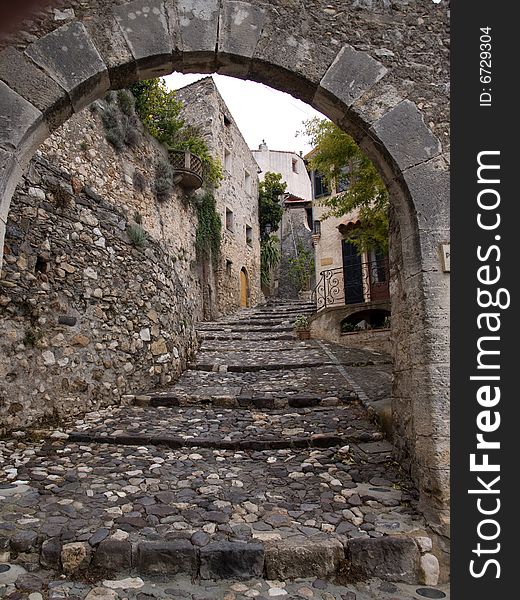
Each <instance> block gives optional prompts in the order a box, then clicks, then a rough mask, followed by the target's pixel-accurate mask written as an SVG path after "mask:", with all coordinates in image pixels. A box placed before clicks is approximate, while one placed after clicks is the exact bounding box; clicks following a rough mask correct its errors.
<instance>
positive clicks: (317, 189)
mask: <svg viewBox="0 0 520 600" xmlns="http://www.w3.org/2000/svg"><path fill="white" fill-rule="evenodd" d="M310 178H311V182H312V193H313V218H314V222H313V234H312V239H313V245H314V251H315V268H316V288H315V291H314V300H315V302H316V307H317V311H318V314H317V315H316V317H315V318H314V320H313V322H312V330H313V332H314V333H315V334H316V335H320V336H322V337H325V338H326V339H330V340H333V341H337V342H340V343H345V344H348V345H349V346H356V345H360V346H361V347H370V348H374V349H384V350H387V351H388V350H390V339H389V332H390V330H389V317H390V308H391V306H390V271H389V262H388V256H386V254H382V253H380V252H378V251H376V250H375V249H372V250H370V251H367V252H363V253H361V254H358V251H357V249H356V247H355V245H354V244H353V243H352V242H350V241H349V240H348V235H349V233H350V232H351V231H352V228H355V227H358V226H359V217H358V211H357V210H355V211H352V212H349V213H347V214H345V215H343V216H341V217H335V216H329V215H328V213H329V211H330V207H328V206H326V205H325V201H326V200H327V199H330V197H331V196H335V195H337V194H340V193H342V192H343V191H345V190H347V189H348V180H347V178H345V180H343V181H339V182H338V183H336V184H335V185H334V187H333V189H329V188H328V186H327V184H326V183H325V181H324V179H323V177H322V176H321V174H320V173H317V172H315V171H311V172H310ZM358 324H360V327H361V329H358V328H357V327H356V326H357V325H358ZM367 328H368V329H370V331H366V332H363V333H362V330H363V329H367Z"/></svg>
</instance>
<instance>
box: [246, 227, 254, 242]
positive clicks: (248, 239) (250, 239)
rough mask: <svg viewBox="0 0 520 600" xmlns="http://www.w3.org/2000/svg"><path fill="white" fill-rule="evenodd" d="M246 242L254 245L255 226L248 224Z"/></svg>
mask: <svg viewBox="0 0 520 600" xmlns="http://www.w3.org/2000/svg"><path fill="white" fill-rule="evenodd" d="M246 244H247V245H248V246H252V245H253V228H252V227H249V225H246Z"/></svg>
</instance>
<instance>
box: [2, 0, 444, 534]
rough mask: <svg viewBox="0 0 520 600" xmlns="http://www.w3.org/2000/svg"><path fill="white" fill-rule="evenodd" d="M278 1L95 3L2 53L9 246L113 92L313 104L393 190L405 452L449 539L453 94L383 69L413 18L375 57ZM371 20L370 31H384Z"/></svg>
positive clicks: (398, 408)
mask: <svg viewBox="0 0 520 600" xmlns="http://www.w3.org/2000/svg"><path fill="white" fill-rule="evenodd" d="M276 4H277V3H276V2H272V3H271V4H259V3H256V2H250V3H247V2H234V1H225V2H216V1H213V0H210V1H208V2H206V3H189V2H188V3H184V2H183V3H180V2H176V1H175V0H146V1H143V0H135V1H133V2H129V3H126V4H120V3H119V2H114V3H110V2H107V3H106V5H105V6H104V7H103V10H102V11H99V10H98V9H97V6H98V4H97V3H96V2H93V7H92V8H89V6H88V2H87V3H85V5H84V7H83V8H82V13H81V18H76V17H72V18H71V19H70V21H69V22H67V23H66V24H64V25H63V24H61V22H60V21H57V22H55V21H53V18H52V16H51V17H47V19H48V22H45V23H44V24H43V25H42V28H41V29H40V30H37V31H34V32H32V34H31V35H30V36H29V35H22V36H21V37H20V43H14V42H13V46H11V47H8V48H5V49H4V50H3V52H2V54H1V56H0V124H2V127H1V128H0V194H1V205H0V245H2V242H3V238H4V232H5V225H6V221H7V215H8V211H9V204H10V200H11V197H12V194H13V191H14V189H15V187H16V185H17V183H18V181H19V179H20V176H21V173H22V171H23V170H24V168H25V167H26V166H27V164H28V162H29V160H30V158H31V157H32V155H33V154H34V152H35V150H36V149H37V148H38V146H39V144H40V143H41V142H42V141H43V140H45V139H46V138H47V137H48V136H49V133H50V131H52V130H54V129H55V128H57V127H59V126H60V125H61V124H62V123H64V122H65V121H66V120H67V119H68V118H69V117H70V116H71V115H72V114H73V113H74V112H78V111H80V110H81V109H83V108H84V107H86V106H87V105H88V104H90V103H91V102H92V101H93V100H95V99H97V98H100V97H102V96H103V95H104V94H105V93H106V92H107V91H108V90H109V89H119V88H122V87H125V86H126V85H129V84H130V83H132V82H134V81H136V80H138V79H149V78H153V77H158V76H161V75H165V74H169V73H171V72H173V71H182V72H199V73H212V72H219V73H223V74H226V75H231V76H235V77H238V78H242V79H252V80H254V81H257V82H259V83H265V84H267V85H270V86H272V87H275V88H277V89H279V90H281V91H284V92H288V93H290V94H292V95H294V96H295V97H297V98H299V99H301V100H303V101H305V102H308V103H309V104H311V105H312V106H314V107H315V108H316V109H318V110H319V111H320V112H322V113H323V114H325V115H326V116H328V117H329V118H331V119H332V120H333V121H334V122H335V123H337V124H338V125H340V126H341V127H342V128H343V129H345V130H346V131H348V132H349V133H351V134H352V135H353V137H354V138H355V139H356V141H357V142H358V143H359V144H360V146H361V147H362V148H363V149H364V150H365V152H366V153H367V154H368V156H369V157H370V158H371V159H372V160H373V161H374V163H375V165H376V166H377V167H378V169H379V171H380V172H381V174H382V176H383V178H384V180H385V183H386V185H387V187H388V189H389V191H390V195H391V201H392V208H391V228H390V229H391V230H390V246H391V247H390V264H391V298H392V315H393V318H392V330H393V332H392V337H393V339H394V341H395V354H394V362H395V379H394V387H393V419H394V428H395V432H396V435H395V439H396V440H398V445H399V447H398V451H399V458H400V459H401V461H402V462H403V464H404V465H405V466H407V467H408V468H409V469H410V471H411V472H412V474H413V475H414V477H415V479H416V481H417V482H418V484H419V487H420V490H421V501H422V508H423V510H424V511H425V514H426V516H427V517H428V519H429V521H430V523H431V524H432V525H434V526H436V527H437V528H438V530H439V531H440V532H442V533H443V534H447V532H448V525H449V509H448V507H449V423H448V422H447V421H446V418H445V415H446V414H449V387H448V385H449V383H448V382H449V366H448V365H449V362H448V361H449V357H448V343H449V316H448V302H449V275H448V274H447V273H444V272H443V271H442V267H441V265H440V261H439V256H438V248H439V244H440V243H441V242H445V241H446V240H447V239H448V238H449V169H448V162H447V160H446V158H445V154H444V153H445V152H446V148H443V146H442V145H441V142H440V141H439V139H438V137H437V136H436V135H434V133H433V132H432V131H431V129H430V127H429V126H428V125H426V122H430V121H432V122H433V123H434V121H435V120H436V121H437V124H439V131H440V132H442V131H443V128H442V126H441V123H440V122H441V121H442V119H443V118H446V116H445V115H444V116H442V109H439V105H440V106H445V105H446V101H447V99H446V98H445V97H436V96H435V95H434V96H432V94H435V93H434V92H432V91H431V89H432V86H431V82H429V81H426V82H422V83H420V84H419V85H418V90H416V91H415V93H414V94H411V91H410V87H409V85H410V82H409V77H408V76H407V75H406V73H408V66H407V65H406V66H405V67H404V68H403V69H402V70H401V71H399V70H398V69H396V68H394V66H392V64H393V63H390V62H388V63H387V65H388V66H385V64H383V62H381V61H383V60H385V56H392V57H396V56H397V58H396V62H397V64H399V54H400V53H404V54H407V53H408V52H411V51H412V50H411V49H408V48H407V47H406V45H407V41H406V38H405V37H403V35H402V34H401V33H402V30H403V27H402V22H400V25H399V32H400V34H401V35H400V37H401V38H402V40H403V39H404V40H405V41H404V47H401V46H400V47H399V48H397V47H396V48H394V50H395V52H394V51H393V50H389V49H388V48H379V44H380V39H382V38H381V37H379V38H377V35H379V34H376V37H375V38H374V40H373V41H372V42H371V43H373V47H372V50H373V51H372V50H371V52H370V53H368V52H366V51H364V50H363V51H360V50H357V49H356V48H355V47H354V46H353V45H351V44H357V43H358V40H357V39H356V38H355V37H353V38H350V34H349V32H348V31H347V29H348V28H347V26H346V25H345V27H342V25H341V23H349V28H351V29H353V30H355V31H358V28H357V27H354V28H352V27H351V21H350V20H349V17H348V15H347V14H345V16H344V17H342V19H341V21H340V20H337V21H334V24H333V25H330V27H331V31H335V30H338V31H341V35H340V36H338V37H334V36H333V35H332V36H329V35H325V31H324V32H322V33H321V34H320V32H319V31H316V32H315V31H314V29H315V27H314V26H313V27H312V28H310V27H308V24H307V23H308V22H316V23H317V24H319V23H321V22H322V21H324V19H325V17H324V15H323V14H322V12H321V11H318V9H316V11H317V12H316V15H315V16H314V18H313V20H312V21H310V20H309V21H307V23H306V24H305V25H304V26H303V25H302V23H303V21H302V18H301V14H300V11H301V6H300V3H298V2H294V3H291V5H290V6H286V4H288V3H280V4H281V7H280V6H279V7H277V6H276ZM280 8H281V10H280ZM311 10H313V9H311ZM374 10H375V9H374ZM408 10H409V12H410V23H412V22H413V23H414V25H413V27H410V32H412V35H413V32H414V31H415V30H416V23H417V21H418V20H419V17H420V20H421V22H424V18H423V17H424V14H423V13H425V12H428V13H429V19H430V21H429V22H431V23H434V24H435V26H438V27H442V26H443V25H442V24H443V22H444V21H443V19H444V17H445V10H444V9H443V8H442V7H437V6H435V5H433V3H432V6H430V7H428V8H426V7H424V6H421V7H420V11H419V9H417V10H418V11H419V12H417V13H416V14H413V11H414V10H415V9H414V8H409V9H408ZM72 14H73V11H72ZM354 17H355V18H354ZM386 17H388V18H386ZM357 18H358V15H357V14H356V15H354V16H353V19H354V20H353V21H352V22H354V21H355V19H357ZM391 18H392V13H391V10H390V11H389V13H388V15H385V19H383V20H382V23H383V25H382V26H381V29H382V30H383V28H384V29H385V34H384V37H385V39H387V40H391V39H392V36H391V35H389V34H388V33H387V32H386V30H387V29H390V28H391V25H392V23H391ZM367 20H369V19H367ZM42 21H45V16H43V17H42ZM371 22H372V25H371V26H370V27H368V28H367V32H368V30H369V29H371V28H375V26H374V25H373V23H374V21H373V20H372V21H371ZM35 23H39V21H37V20H36V21H35ZM36 26H39V25H36ZM376 29H377V28H376ZM24 33H27V32H24ZM315 33H316V35H315ZM379 33H381V32H379ZM367 35H368V33H367ZM428 36H430V37H431V40H430V41H431V44H432V47H433V46H435V47H436V48H438V47H439V40H438V37H440V36H439V35H438V32H437V31H435V27H433V31H432V32H431V33H428V32H427V30H426V27H425V28H424V36H415V37H416V38H418V37H421V43H424V40H425V37H428ZM396 37H397V36H396ZM329 39H330V42H331V43H329ZM27 40H32V41H30V43H28V42H27ZM324 40H327V42H326V43H324ZM349 41H350V42H351V44H349V43H348V42H349ZM332 42H333V43H332ZM385 43H387V45H391V44H393V43H394V42H390V41H388V42H385ZM412 43H413V40H412V39H410V44H412ZM367 45H370V44H369V43H368V42H367ZM421 50H422V48H421ZM378 51H379V52H378ZM419 54H424V52H418V55H417V56H419ZM434 54H435V53H434ZM374 56H375V57H378V58H374ZM403 60H404V58H403ZM418 60H420V58H419V59H418ZM432 60H434V59H432ZM404 62H405V63H406V60H404ZM404 80H406V83H403V82H404ZM421 86H422V87H421ZM410 97H412V98H416V99H417V101H418V102H419V98H420V99H421V100H420V101H421V103H422V104H421V106H425V107H426V108H428V107H431V106H434V107H435V110H434V111H433V112H435V111H438V110H440V113H439V115H440V116H439V117H438V118H437V119H434V116H433V113H432V111H431V110H430V112H429V113H428V117H427V119H426V121H425V118H424V115H423V113H422V112H421V110H423V109H421V110H420V109H419V108H418V106H417V105H416V104H415V103H414V102H412V101H411V100H408V99H407V98H410ZM424 98H426V100H424ZM435 114H437V113H435ZM446 114H447V112H446ZM446 120H447V118H446ZM434 125H435V123H434ZM446 135H447V132H446ZM446 139H447V138H446Z"/></svg>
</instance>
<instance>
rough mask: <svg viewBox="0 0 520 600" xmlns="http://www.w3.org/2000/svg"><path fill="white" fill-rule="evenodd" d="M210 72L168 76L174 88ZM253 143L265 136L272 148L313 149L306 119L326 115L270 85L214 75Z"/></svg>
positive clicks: (167, 79) (264, 138)
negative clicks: (301, 133)
mask: <svg viewBox="0 0 520 600" xmlns="http://www.w3.org/2000/svg"><path fill="white" fill-rule="evenodd" d="M203 77H207V75H192V74H186V75H184V74H183V73H172V74H171V75H168V77H165V78H164V80H165V82H166V85H167V86H168V88H170V89H179V88H181V87H184V86H186V85H189V84H190V83H193V82H194V81H197V80H199V79H202V78H203ZM212 77H213V79H214V81H215V83H216V85H217V88H218V90H219V92H220V93H221V95H222V97H223V98H224V101H225V102H226V104H227V105H228V108H229V110H230V112H231V114H232V115H233V118H234V119H235V121H236V123H237V125H238V127H239V129H240V131H241V132H242V135H243V136H244V138H245V140H246V142H247V144H248V145H249V147H250V148H251V149H252V150H254V149H256V148H258V145H259V144H261V143H262V140H265V141H266V143H267V146H268V147H269V149H271V150H287V151H291V152H298V153H299V152H300V151H301V152H303V154H306V153H307V152H309V151H310V150H312V148H311V146H310V145H309V144H308V141H307V139H306V138H305V136H303V135H299V136H297V132H298V131H302V129H303V121H305V120H306V119H310V118H312V117H314V116H318V117H321V118H323V115H321V114H320V113H318V112H317V111H315V110H314V109H313V108H311V107H310V106H309V105H308V104H305V103H304V102H301V101H300V100H296V98H293V97H292V96H290V95H289V94H285V93H283V92H279V91H278V90H273V89H272V88H270V87H267V86H265V85H262V84H261V83H255V82H253V81H243V80H241V79H235V78H234V77H226V76H224V75H216V74H215V75H213V76H212Z"/></svg>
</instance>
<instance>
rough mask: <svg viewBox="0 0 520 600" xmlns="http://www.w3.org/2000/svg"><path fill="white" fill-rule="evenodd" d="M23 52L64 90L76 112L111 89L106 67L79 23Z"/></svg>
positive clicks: (70, 25)
mask: <svg viewBox="0 0 520 600" xmlns="http://www.w3.org/2000/svg"><path fill="white" fill-rule="evenodd" d="M25 53H26V54H27V56H29V57H30V58H31V59H32V60H33V61H34V62H35V63H36V64H37V65H39V66H40V67H42V69H44V70H45V71H46V72H47V73H48V74H49V75H50V76H51V77H52V79H54V81H56V82H57V83H59V84H60V85H61V87H63V88H64V89H65V90H66V91H67V93H68V94H69V96H70V98H71V101H72V105H73V106H74V110H75V111H76V112H79V111H80V110H81V109H82V108H85V106H88V105H89V104H90V103H91V102H93V101H94V100H96V98H99V97H100V96H101V95H103V93H104V92H106V91H107V90H108V89H109V87H110V81H109V78H108V72H107V67H106V65H105V63H104V62H103V60H102V59H101V56H100V55H99V52H98V51H97V49H96V47H95V46H94V43H93V42H92V40H91V39H90V36H89V35H88V32H87V30H86V29H85V26H84V25H83V24H82V23H78V22H76V21H74V22H72V23H68V24H67V25H63V26H62V27H59V28H58V29H55V30H54V31H52V32H51V33H48V34H47V35H46V36H44V37H42V38H40V39H39V40H36V41H35V42H33V43H32V44H31V45H30V46H28V48H27V50H26V51H25Z"/></svg>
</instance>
